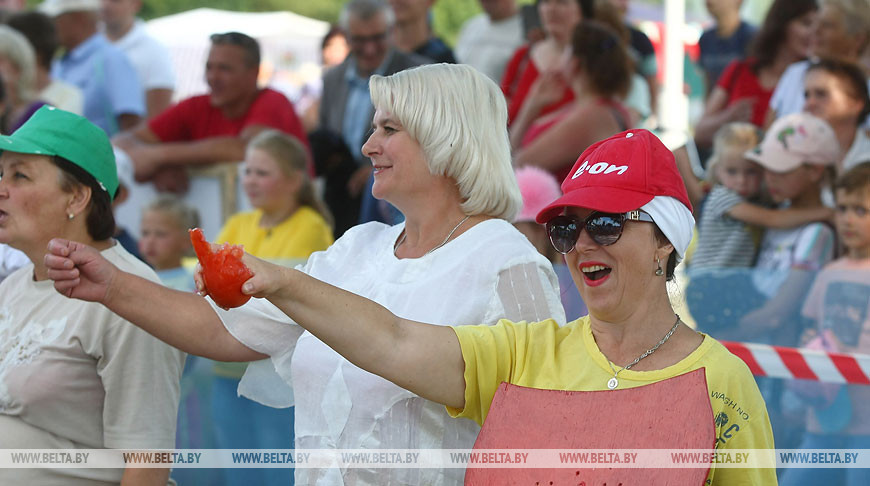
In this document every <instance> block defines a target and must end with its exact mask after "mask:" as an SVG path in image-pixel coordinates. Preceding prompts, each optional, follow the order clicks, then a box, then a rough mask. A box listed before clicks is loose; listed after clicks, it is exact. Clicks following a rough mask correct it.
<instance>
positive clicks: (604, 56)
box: [571, 20, 632, 98]
mask: <svg viewBox="0 0 870 486" xmlns="http://www.w3.org/2000/svg"><path fill="white" fill-rule="evenodd" d="M571 49H572V54H573V56H574V58H575V59H577V61H578V62H579V63H580V66H581V67H582V68H583V69H584V71H585V72H586V73H587V74H588V76H589V79H590V80H591V83H592V87H593V88H594V89H595V91H597V92H598V93H599V94H601V95H604V96H611V97H619V98H624V97H625V95H626V94H627V93H628V90H629V88H630V87H631V75H632V69H631V60H630V59H631V58H630V57H629V55H628V51H627V50H626V48H625V43H624V42H623V41H622V39H620V38H619V35H618V34H617V33H616V32H614V31H613V29H611V28H610V27H608V26H606V25H604V24H602V23H601V22H597V21H595V20H583V21H582V22H580V24H579V25H577V27H575V28H574V34H573V36H572V39H571Z"/></svg>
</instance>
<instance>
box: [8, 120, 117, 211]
mask: <svg viewBox="0 0 870 486" xmlns="http://www.w3.org/2000/svg"><path fill="white" fill-rule="evenodd" d="M6 150H8V151H10V152H17V153H19V154H35V155H47V156H54V155H57V156H60V157H63V158H65V159H67V160H69V161H70V162H72V163H74V164H75V165H77V166H79V167H81V168H82V169H84V170H85V171H86V172H87V173H88V174H90V175H92V176H94V179H96V180H97V182H98V183H99V184H100V187H102V188H103V190H104V191H106V192H108V193H109V198H114V197H115V192H116V191H117V190H118V169H117V168H116V167H115V153H114V152H113V151H112V144H111V143H110V142H109V137H108V136H107V135H106V132H104V131H103V129H101V128H100V127H98V126H96V125H94V124H93V123H91V122H89V121H88V120H87V119H86V118H84V117H81V116H79V115H76V114H73V113H70V112H68V111H63V110H60V109H58V108H55V107H53V106H43V107H42V108H40V109H39V110H37V111H36V113H34V114H33V116H31V117H30V119H29V120H27V122H25V123H24V125H21V128H19V129H18V130H15V133H13V134H12V135H3V136H0V153H2V152H3V151H6Z"/></svg>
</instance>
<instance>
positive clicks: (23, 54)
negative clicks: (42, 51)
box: [0, 24, 36, 101]
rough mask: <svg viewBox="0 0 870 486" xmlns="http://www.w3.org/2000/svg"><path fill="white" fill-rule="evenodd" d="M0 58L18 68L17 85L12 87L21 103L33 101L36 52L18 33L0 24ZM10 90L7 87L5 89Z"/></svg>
mask: <svg viewBox="0 0 870 486" xmlns="http://www.w3.org/2000/svg"><path fill="white" fill-rule="evenodd" d="M0 56H4V57H5V58H6V59H8V60H9V61H10V62H12V64H15V66H16V67H18V71H19V73H20V74H19V78H18V85H17V86H15V87H14V89H15V92H16V93H17V95H18V99H19V100H21V101H31V100H33V99H34V97H35V94H34V89H33V88H34V85H35V84H36V52H35V51H34V50H33V46H31V45H30V42H28V41H27V38H26V37H24V35H22V34H21V33H20V32H18V31H17V30H15V29H13V28H12V27H9V26H8V25H2V24H0ZM9 88H12V87H11V86H7V89H9Z"/></svg>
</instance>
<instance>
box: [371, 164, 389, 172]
mask: <svg viewBox="0 0 870 486" xmlns="http://www.w3.org/2000/svg"><path fill="white" fill-rule="evenodd" d="M392 167H393V166H391V165H376V166H374V171H375V174H378V173H380V172H382V171H385V170H387V169H391V168H392Z"/></svg>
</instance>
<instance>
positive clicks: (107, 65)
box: [39, 0, 145, 136]
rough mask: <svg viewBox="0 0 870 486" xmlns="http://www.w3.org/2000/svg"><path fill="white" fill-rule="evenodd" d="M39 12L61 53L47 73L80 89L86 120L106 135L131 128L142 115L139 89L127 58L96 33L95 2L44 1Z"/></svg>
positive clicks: (139, 86)
mask: <svg viewBox="0 0 870 486" xmlns="http://www.w3.org/2000/svg"><path fill="white" fill-rule="evenodd" d="M39 9H40V10H41V11H42V12H43V13H45V14H46V15H48V16H49V17H52V18H53V19H54V25H55V27H56V29H57V36H58V40H59V41H60V45H61V46H62V47H64V48H65V49H66V52H65V53H64V54H63V56H61V57H60V58H58V59H57V60H55V62H54V64H53V66H52V71H51V75H52V77H53V78H56V79H59V80H61V81H64V82H67V83H70V84H72V85H75V86H76V87H78V88H79V89H81V90H82V93H83V95H84V103H85V104H84V116H85V118H87V119H88V120H90V121H91V122H92V123H94V124H95V125H97V126H98V127H100V128H102V129H103V130H104V131H105V132H106V133H107V134H109V136H112V135H114V134H116V133H118V132H119V131H121V130H125V129H127V128H130V127H133V126H135V125H136V124H137V123H138V122H139V120H140V118H141V117H142V116H143V115H144V114H145V101H144V97H143V92H142V88H141V85H140V84H139V79H138V77H137V75H136V71H135V69H134V68H133V65H132V64H130V61H129V60H128V59H127V56H126V55H124V53H123V52H121V51H120V50H119V49H118V48H116V47H114V46H113V45H112V44H111V43H110V42H109V41H108V40H106V38H105V36H103V34H101V33H100V32H99V31H98V28H97V27H98V24H99V10H100V0H46V1H45V2H43V3H42V4H40V6H39Z"/></svg>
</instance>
